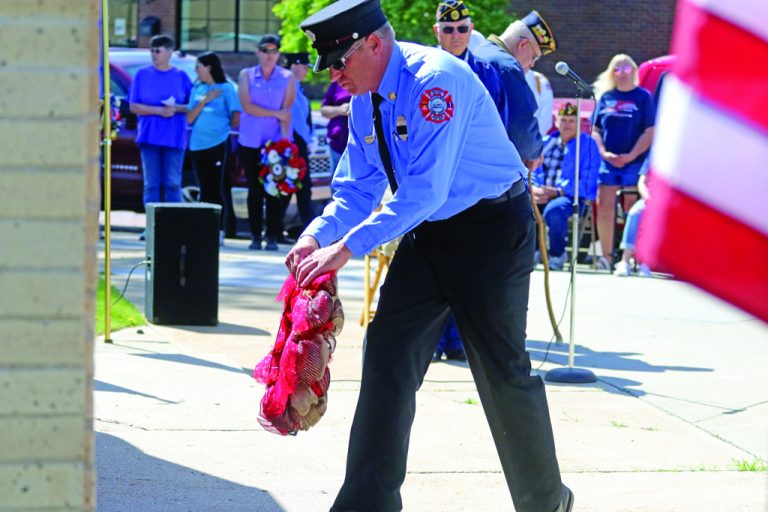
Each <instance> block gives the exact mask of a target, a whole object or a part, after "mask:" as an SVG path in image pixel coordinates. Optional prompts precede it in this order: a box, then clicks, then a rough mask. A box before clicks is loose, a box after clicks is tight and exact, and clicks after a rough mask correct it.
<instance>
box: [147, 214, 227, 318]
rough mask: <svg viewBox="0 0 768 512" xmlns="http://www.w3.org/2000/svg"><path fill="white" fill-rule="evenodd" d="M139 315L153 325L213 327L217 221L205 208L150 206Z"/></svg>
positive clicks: (216, 289)
mask: <svg viewBox="0 0 768 512" xmlns="http://www.w3.org/2000/svg"><path fill="white" fill-rule="evenodd" d="M146 210H147V232H146V235H145V236H146V241H147V242H146V244H147V261H148V264H147V272H146V279H145V297H144V304H145V308H144V310H145V311H144V312H145V315H146V317H147V320H149V321H150V322H152V323H154V324H175V325H216V324H217V323H218V316H219V314H218V310H219V218H220V217H221V206H219V205H215V204H207V203H149V204H147V207H146Z"/></svg>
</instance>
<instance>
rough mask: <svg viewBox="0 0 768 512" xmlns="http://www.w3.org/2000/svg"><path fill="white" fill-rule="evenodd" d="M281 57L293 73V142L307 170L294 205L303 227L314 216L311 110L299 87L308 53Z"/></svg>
mask: <svg viewBox="0 0 768 512" xmlns="http://www.w3.org/2000/svg"><path fill="white" fill-rule="evenodd" d="M283 58H285V66H286V67H287V68H288V70H290V72H291V74H292V75H293V79H294V84H295V86H296V98H295V99H294V100H293V105H291V121H292V124H293V142H294V143H295V144H296V145H297V146H298V147H299V153H301V157H302V158H303V159H304V161H305V162H307V172H306V173H304V179H302V180H301V188H300V189H299V190H298V191H297V192H296V207H297V208H298V210H299V217H300V218H301V223H302V226H303V228H305V227H307V226H308V225H309V223H310V222H312V219H314V218H315V215H314V212H313V211H312V178H311V177H310V175H309V147H308V144H309V142H310V140H311V139H312V110H311V108H310V104H309V98H307V96H306V95H305V94H304V89H303V88H302V87H301V82H303V81H304V80H305V79H306V78H307V73H308V72H309V65H310V62H309V53H307V52H296V53H285V52H284V53H283ZM286 206H287V203H286ZM292 236H294V237H295V236H296V234H292ZM278 241H279V240H278Z"/></svg>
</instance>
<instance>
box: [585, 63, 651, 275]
mask: <svg viewBox="0 0 768 512" xmlns="http://www.w3.org/2000/svg"><path fill="white" fill-rule="evenodd" d="M595 94H596V96H597V97H598V100H597V105H596V106H595V114H594V119H593V123H592V124H593V126H592V138H594V139H595V142H596V143H597V147H598V149H599V150H600V156H601V157H602V162H601V164H600V170H599V171H598V176H597V183H598V189H597V230H598V232H599V233H600V247H601V249H602V253H603V255H602V256H601V257H600V259H599V260H598V262H597V267H598V268H599V269H602V270H610V269H611V266H612V264H611V258H612V253H613V228H614V222H615V216H616V212H615V209H614V208H615V203H614V201H615V200H616V191H618V190H619V189H620V188H623V187H635V186H636V185H637V179H638V176H639V173H640V168H641V167H642V166H643V162H645V159H646V157H647V155H648V148H649V147H650V146H651V141H652V140H653V125H654V117H655V115H656V108H655V106H654V103H653V96H651V93H649V92H648V91H646V90H645V89H643V88H642V87H638V80H637V64H635V61H634V60H632V57H630V56H629V55H624V54H618V55H615V56H614V57H613V58H612V59H611V62H610V64H609V65H608V69H606V70H605V71H603V73H601V74H600V76H599V77H598V79H597V81H596V82H595ZM630 206H631V204H626V205H625V207H626V208H629V207H630Z"/></svg>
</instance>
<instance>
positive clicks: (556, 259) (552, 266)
mask: <svg viewBox="0 0 768 512" xmlns="http://www.w3.org/2000/svg"><path fill="white" fill-rule="evenodd" d="M564 264H565V254H563V255H562V256H550V257H549V270H563V265H564Z"/></svg>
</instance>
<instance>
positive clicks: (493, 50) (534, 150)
mask: <svg viewBox="0 0 768 512" xmlns="http://www.w3.org/2000/svg"><path fill="white" fill-rule="evenodd" d="M556 49H557V42H556V41H555V36H554V35H553V33H552V30H551V29H550V28H549V25H547V22H546V21H544V19H543V18H542V17H541V15H540V14H539V13H537V12H536V11H531V12H530V13H529V14H528V15H527V16H525V17H524V18H523V19H522V20H516V21H514V22H512V23H510V25H509V26H508V27H507V28H506V29H505V30H504V32H503V33H502V34H501V35H500V36H495V35H491V36H489V37H488V41H486V42H485V43H483V44H480V45H479V46H477V47H475V48H474V49H473V50H472V51H473V53H474V55H475V57H477V58H478V59H479V60H482V61H485V62H487V63H489V64H490V65H491V66H492V67H494V68H495V69H496V71H497V72H498V73H499V77H500V78H501V96H502V98H501V101H500V102H499V103H498V105H499V114H500V115H501V120H502V121H503V123H504V126H505V127H506V129H507V134H508V136H509V140H511V141H512V142H513V143H514V144H515V147H516V148H517V151H518V153H520V157H521V158H522V159H523V161H524V162H525V164H526V166H527V167H528V168H529V169H535V168H536V167H538V166H539V164H540V163H541V152H542V150H543V148H544V144H543V142H542V137H541V133H540V132H539V123H538V120H537V119H536V110H537V108H538V106H537V104H536V98H535V97H534V96H533V92H532V91H531V88H530V87H529V86H528V82H526V80H525V72H526V71H528V70H529V69H531V68H533V66H534V65H535V64H536V62H537V61H538V60H539V59H540V58H541V57H542V56H544V55H548V54H550V53H552V52H554V51H555V50H556Z"/></svg>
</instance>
